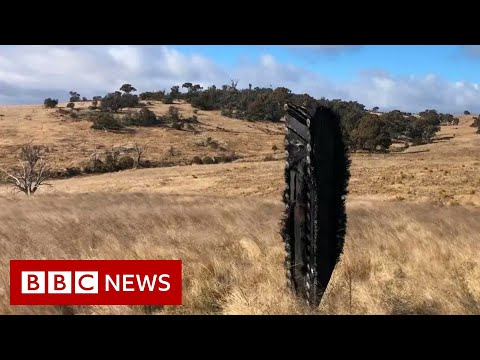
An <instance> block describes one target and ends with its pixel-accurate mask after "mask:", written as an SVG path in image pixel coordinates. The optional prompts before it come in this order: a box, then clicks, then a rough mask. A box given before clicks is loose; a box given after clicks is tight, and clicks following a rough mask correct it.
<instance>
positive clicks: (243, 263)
mask: <svg viewBox="0 0 480 360" xmlns="http://www.w3.org/2000/svg"><path fill="white" fill-rule="evenodd" d="M281 212H282V206H281V204H280V203H279V202H277V201H273V200H269V199H252V198H242V197H232V198H213V197H203V196H172V195H170V196H167V195H162V194H140V193H138V194H137V193H119V194H106V193H94V194H93V193H92V194H39V195H38V196H37V197H35V198H26V197H25V198H15V199H13V198H12V197H0V254H1V256H0V313H2V314H11V313H16V314H32V313H33V314H46V313H55V314H70V313H75V314H134V313H141V314H145V313H147V314H150V313H153V314H171V313H181V314H217V313H220V314H312V313H316V314H349V313H354V314H445V313H448V314H478V313H480V285H479V284H480V260H479V258H478V256H477V254H478V253H479V251H480V241H479V240H480V238H479V235H478V234H480V223H479V222H478V219H479V218H480V209H478V208H464V207H460V206H456V207H431V206H429V205H426V204H413V203H411V204H409V203H388V202H372V201H353V202H351V203H349V204H348V214H349V224H348V234H347V241H346V249H345V253H344V256H343V257H342V261H341V263H340V264H339V266H338V268H337V270H336V271H335V273H334V276H333V279H332V282H331V284H330V286H329V288H328V290H327V293H326V295H325V297H324V300H323V301H322V304H321V305H320V307H319V308H318V309H317V310H316V311H312V310H310V309H308V308H306V307H305V306H303V305H302V304H300V303H299V302H298V301H297V300H296V299H295V297H293V296H292V295H291V294H290V292H289V291H288V290H287V289H286V288H285V275H284V269H283V256H284V250H283V244H282V242H281V237H280V235H279V229H280V218H281ZM8 259H181V260H183V266H184V270H183V273H184V284H183V305H182V306H165V307H143V306H78V307H77V306H75V307H62V306H60V307H50V306H10V305H9V279H8V276H9V275H8V266H9V264H8Z"/></svg>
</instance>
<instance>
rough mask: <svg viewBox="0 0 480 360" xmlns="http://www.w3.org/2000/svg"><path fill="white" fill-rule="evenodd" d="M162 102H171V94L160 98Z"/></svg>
mask: <svg viewBox="0 0 480 360" xmlns="http://www.w3.org/2000/svg"><path fill="white" fill-rule="evenodd" d="M162 103H164V104H173V96H171V95H166V96H164V97H163V98H162Z"/></svg>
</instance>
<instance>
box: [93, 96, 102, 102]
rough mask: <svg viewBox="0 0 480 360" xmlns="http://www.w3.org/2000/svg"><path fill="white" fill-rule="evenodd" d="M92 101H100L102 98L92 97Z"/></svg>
mask: <svg viewBox="0 0 480 360" xmlns="http://www.w3.org/2000/svg"><path fill="white" fill-rule="evenodd" d="M92 100H93V101H102V97H101V96H94V97H93V98H92Z"/></svg>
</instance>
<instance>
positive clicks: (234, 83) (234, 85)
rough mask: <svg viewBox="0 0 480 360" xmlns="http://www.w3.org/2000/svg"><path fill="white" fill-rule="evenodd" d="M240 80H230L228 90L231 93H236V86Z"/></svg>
mask: <svg viewBox="0 0 480 360" xmlns="http://www.w3.org/2000/svg"><path fill="white" fill-rule="evenodd" d="M239 81H240V80H237V79H231V80H230V90H231V91H236V90H237V85H238V82H239Z"/></svg>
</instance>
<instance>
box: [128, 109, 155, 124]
mask: <svg viewBox="0 0 480 360" xmlns="http://www.w3.org/2000/svg"><path fill="white" fill-rule="evenodd" d="M125 124H127V125H135V126H157V125H160V124H161V121H160V120H159V119H157V116H156V115H155V113H154V112H153V111H151V110H149V109H147V108H143V109H142V110H140V111H139V112H136V113H132V114H130V115H127V116H126V117H125Z"/></svg>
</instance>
